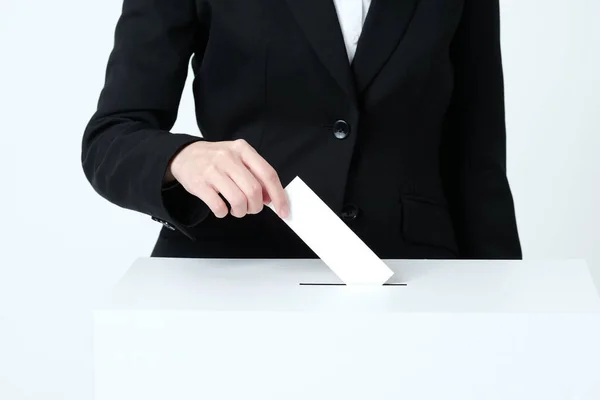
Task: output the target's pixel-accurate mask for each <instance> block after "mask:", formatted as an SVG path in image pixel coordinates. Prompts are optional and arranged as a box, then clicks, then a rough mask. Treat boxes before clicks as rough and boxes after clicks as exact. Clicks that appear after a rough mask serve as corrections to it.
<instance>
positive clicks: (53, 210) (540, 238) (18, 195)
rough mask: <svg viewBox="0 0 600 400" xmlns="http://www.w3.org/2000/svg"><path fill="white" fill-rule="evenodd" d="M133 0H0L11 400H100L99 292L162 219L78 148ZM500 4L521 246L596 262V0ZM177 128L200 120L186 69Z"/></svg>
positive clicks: (599, 121) (2, 316)
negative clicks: (95, 390) (94, 313)
mask: <svg viewBox="0 0 600 400" xmlns="http://www.w3.org/2000/svg"><path fill="white" fill-rule="evenodd" d="M121 1H122V0H102V1H99V0H98V1H90V0H87V1H86V0H54V1H47V0H44V1H42V0H29V1H23V0H1V2H0V129H1V133H0V149H1V150H0V151H1V154H2V157H0V163H1V165H0V167H1V169H0V170H1V171H2V181H3V182H2V196H1V197H0V202H1V206H2V207H1V209H2V211H3V213H2V216H1V219H2V223H3V224H2V225H3V226H2V233H1V239H2V240H1V241H0V243H1V251H2V253H1V254H0V398H2V399H10V400H21V399H44V400H52V399H60V400H71V399H73V400H75V399H77V400H84V399H91V397H92V379H91V372H92V371H91V343H92V342H91V340H92V336H91V314H90V309H91V306H92V302H93V301H94V299H95V298H96V297H97V295H99V294H100V293H102V291H103V290H105V289H106V288H108V287H109V286H110V285H111V284H112V283H114V282H115V281H116V280H117V279H118V278H119V277H120V276H121V274H122V273H123V272H124V271H125V269H126V268H127V266H128V265H129V264H130V263H131V262H132V261H133V260H134V259H135V258H136V257H137V256H140V255H148V254H149V252H150V250H151V248H152V245H153V242H154V240H155V237H156V235H157V233H158V230H159V225H158V224H156V223H154V222H152V221H151V220H150V219H149V218H148V217H146V216H142V215H138V214H135V213H132V212H129V211H125V210H121V209H119V208H117V207H116V206H113V205H111V204H109V203H107V202H106V201H104V200H102V199H101V198H100V197H99V196H98V195H96V194H95V193H94V192H93V191H92V189H91V187H90V186H89V185H88V184H87V182H86V181H85V179H84V176H83V173H82V171H81V167H80V161H79V160H80V145H81V134H82V131H83V129H84V127H85V125H86V123H87V121H88V119H89V117H90V116H91V114H92V113H93V111H94V109H95V106H96V101H97V98H98V94H99V91H100V89H101V87H102V84H103V80H104V69H105V66H106V60H107V57H108V54H109V52H110V50H111V48H112V43H113V33H114V25H115V23H116V19H117V18H118V16H119V13H120V8H121ZM479 1H482V0H479ZM502 15H503V17H502V21H503V48H504V62H505V76H506V94H507V113H508V115H507V123H508V131H509V137H508V145H509V159H508V161H509V163H508V164H509V179H510V182H511V185H512V189H513V193H514V196H515V201H516V208H517V215H518V223H519V229H520V233H521V238H522V244H523V248H524V256H525V258H526V259H547V258H565V257H576V258H585V259H587V260H588V261H589V262H590V264H592V265H594V266H598V267H600V235H599V234H598V232H597V227H598V226H599V225H600V212H599V211H598V206H599V203H600V187H599V186H600V179H599V178H600V163H599V162H598V161H597V160H596V155H597V154H598V149H599V148H600V112H599V110H600V96H599V92H600V77H599V73H598V71H600V25H598V24H597V19H598V17H600V2H598V0H546V1H543V2H542V1H540V0H503V1H502ZM175 129H176V130H177V131H185V132H189V133H194V134H198V131H197V127H196V126H195V121H194V115H193V104H192V96H191V91H190V86H189V82H188V86H187V87H186V92H185V94H184V97H183V101H182V106H181V112H180V116H179V120H178V122H177V124H176V127H175Z"/></svg>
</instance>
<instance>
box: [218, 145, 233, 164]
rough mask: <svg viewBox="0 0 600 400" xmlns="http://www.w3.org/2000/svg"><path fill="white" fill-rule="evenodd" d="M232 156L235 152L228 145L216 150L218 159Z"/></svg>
mask: <svg viewBox="0 0 600 400" xmlns="http://www.w3.org/2000/svg"><path fill="white" fill-rule="evenodd" d="M232 156H233V152H232V151H231V150H230V149H229V148H227V147H222V148H220V149H218V150H217V151H216V152H215V159H216V160H217V161H221V160H226V159H229V158H231V157H232Z"/></svg>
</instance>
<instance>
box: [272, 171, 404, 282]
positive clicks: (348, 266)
mask: <svg viewBox="0 0 600 400" xmlns="http://www.w3.org/2000/svg"><path fill="white" fill-rule="evenodd" d="M285 190H286V192H287V195H288V198H289V202H290V216H289V217H288V218H286V219H284V220H283V221H284V222H285V223H286V224H287V225H288V226H289V227H290V228H292V230H293V231H294V232H296V234H297V235H298V236H299V237H300V238H301V239H302V240H303V241H304V242H305V243H306V244H307V245H308V246H309V247H310V248H311V249H312V250H313V251H314V252H315V254H316V255H317V256H318V257H319V258H320V259H321V260H323V262H325V264H327V266H329V268H331V269H332V270H333V272H334V273H335V274H336V275H337V276H338V277H339V278H340V279H341V280H342V282H344V283H345V284H346V285H382V284H384V283H385V282H386V281H387V280H388V279H389V278H390V277H391V276H392V275H393V274H394V272H393V271H392V270H391V269H390V268H389V267H388V266H387V265H386V264H385V263H384V262H383V261H382V260H381V259H380V258H379V257H377V255H375V253H373V251H372V250H371V249H370V248H369V247H368V246H367V245H366V244H365V243H364V242H363V241H362V240H360V238H359V237H358V236H356V234H355V233H354V232H353V231H352V230H351V229H350V228H349V227H348V226H346V224H345V223H344V222H343V221H342V220H341V219H340V218H339V217H338V216H337V215H336V214H335V213H334V212H333V211H332V210H331V208H329V207H328V206H327V204H325V203H324V202H323V200H321V199H320V198H319V196H317V195H316V194H315V192H313V191H312V190H311V189H310V188H309V187H308V186H307V185H306V184H305V183H304V182H303V181H302V180H301V179H300V178H299V177H296V178H294V180H292V182H291V183H290V184H289V185H288V186H287V187H286V188H285ZM269 207H270V208H271V209H274V207H273V204H272V203H271V204H269Z"/></svg>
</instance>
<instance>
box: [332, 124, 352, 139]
mask: <svg viewBox="0 0 600 400" xmlns="http://www.w3.org/2000/svg"><path fill="white" fill-rule="evenodd" d="M349 134H350V125H348V123H347V122H346V121H343V120H339V121H336V122H335V124H333V135H334V136H335V137H336V138H338V139H346V138H347V137H348V135H349Z"/></svg>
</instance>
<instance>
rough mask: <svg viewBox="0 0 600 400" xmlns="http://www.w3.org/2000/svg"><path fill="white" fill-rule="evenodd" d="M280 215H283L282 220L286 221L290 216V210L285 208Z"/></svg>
mask: <svg viewBox="0 0 600 400" xmlns="http://www.w3.org/2000/svg"><path fill="white" fill-rule="evenodd" d="M280 214H281V218H284V219H285V218H287V217H289V216H290V209H289V208H288V207H286V206H284V207H282V208H281V213H280Z"/></svg>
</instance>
